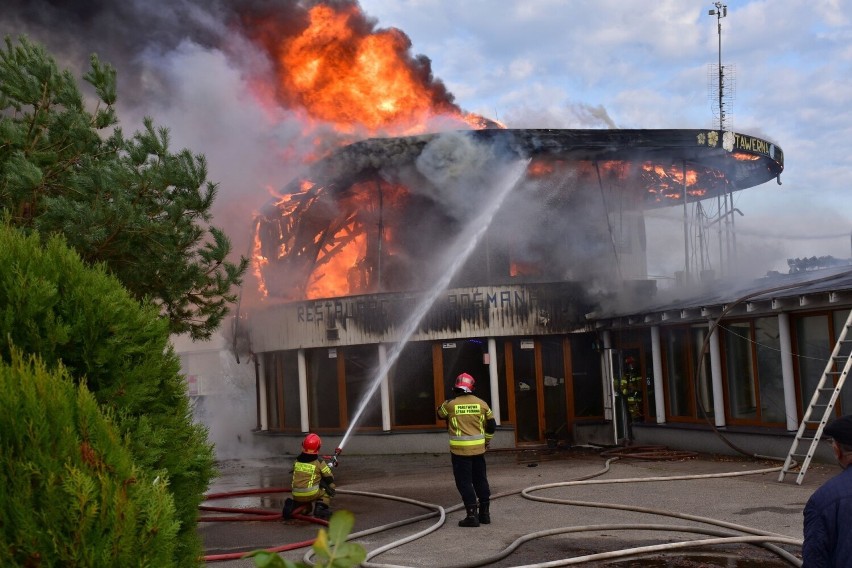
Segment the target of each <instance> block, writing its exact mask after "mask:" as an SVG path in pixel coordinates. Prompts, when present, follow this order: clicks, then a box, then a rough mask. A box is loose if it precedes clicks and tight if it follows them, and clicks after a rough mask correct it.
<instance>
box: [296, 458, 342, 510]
mask: <svg viewBox="0 0 852 568" xmlns="http://www.w3.org/2000/svg"><path fill="white" fill-rule="evenodd" d="M322 478H326V479H327V480H328V481H329V482H333V481H334V474H332V473H331V468H330V467H328V464H327V463H325V462H324V461H323V460H321V459H315V460H313V461H310V462H301V461H296V463H294V464H293V480H292V482H291V483H290V492H291V493H292V495H293V499H295V500H297V501H307V500H311V499H313V498H315V497H318V496H319V493H320V480H321V479H322Z"/></svg>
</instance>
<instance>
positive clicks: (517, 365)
mask: <svg viewBox="0 0 852 568" xmlns="http://www.w3.org/2000/svg"><path fill="white" fill-rule="evenodd" d="M512 370H513V380H514V384H513V386H514V389H515V414H516V419H517V423H516V425H515V435H516V437H517V440H518V442H539V441H541V434H540V433H539V412H538V385H537V381H536V373H535V342H534V341H533V340H532V339H514V340H512Z"/></svg>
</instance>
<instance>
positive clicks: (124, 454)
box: [0, 350, 178, 566]
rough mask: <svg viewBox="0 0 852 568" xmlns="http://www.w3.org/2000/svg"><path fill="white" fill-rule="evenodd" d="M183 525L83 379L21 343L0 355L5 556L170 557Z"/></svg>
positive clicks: (0, 504) (162, 561)
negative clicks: (77, 381)
mask: <svg viewBox="0 0 852 568" xmlns="http://www.w3.org/2000/svg"><path fill="white" fill-rule="evenodd" d="M177 531H178V523H177V521H176V520H175V518H174V503H173V501H172V497H171V494H170V493H169V492H168V489H167V486H166V484H165V483H154V482H153V480H152V479H151V478H150V477H149V476H148V475H147V474H146V473H145V472H144V471H142V470H140V469H139V468H137V467H136V466H135V465H134V463H133V458H132V456H131V454H130V452H129V451H128V449H127V448H126V447H125V445H124V444H123V442H122V440H121V438H120V435H119V433H118V430H117V429H116V428H115V426H114V424H113V423H112V422H111V421H110V420H108V419H107V418H105V417H104V415H103V414H102V412H101V410H100V407H99V405H98V403H97V401H95V398H94V397H93V396H92V394H91V393H90V392H89V390H88V389H87V388H86V387H85V386H84V385H80V386H75V385H74V383H73V382H72V379H71V377H70V376H69V375H68V373H67V371H65V370H64V369H63V368H62V367H61V366H60V367H57V368H56V369H55V370H53V371H48V370H47V369H46V368H45V366H44V364H43V363H41V362H40V361H39V360H38V359H37V358H36V357H32V356H31V357H29V358H25V357H23V356H22V355H21V354H20V353H19V352H17V350H15V351H13V352H12V357H11V362H10V363H5V362H0V565H2V566H171V565H173V562H174V560H173V553H174V547H175V536H176V534H177Z"/></svg>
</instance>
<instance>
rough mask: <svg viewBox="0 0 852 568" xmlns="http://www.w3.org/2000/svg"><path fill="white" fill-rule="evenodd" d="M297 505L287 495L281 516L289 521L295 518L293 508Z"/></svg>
mask: <svg viewBox="0 0 852 568" xmlns="http://www.w3.org/2000/svg"><path fill="white" fill-rule="evenodd" d="M295 507H296V502H295V501H293V500H292V499H290V498H289V497H287V500H286V501H284V509H283V510H282V511H281V517H282V518H283V519H284V520H285V521H287V520H289V519H292V518H293V509H294V508H295Z"/></svg>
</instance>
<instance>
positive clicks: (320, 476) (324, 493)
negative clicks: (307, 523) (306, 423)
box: [283, 434, 335, 520]
mask: <svg viewBox="0 0 852 568" xmlns="http://www.w3.org/2000/svg"><path fill="white" fill-rule="evenodd" d="M321 446H322V440H321V439H320V437H319V436H317V435H316V434H308V435H307V436H305V439H304V440H303V441H302V453H301V454H299V456H298V457H297V458H296V463H294V464H293V479H292V481H291V482H290V493H291V495H293V498H292V499H290V498H288V499H287V500H286V501H285V502H284V511H283V517H284V518H285V519H289V518H291V516H292V514H293V509H295V508H296V507H298V506H299V505H302V504H307V508H306V510H305V514H306V515H309V514H310V513H311V507H312V506H313V509H314V516H315V517H316V518H318V519H322V520H328V518H329V517H330V516H331V511H330V510H329V507H330V506H331V498H332V497H334V487H335V486H334V474H333V473H332V472H331V468H330V467H329V465H328V464H327V463H326V462H325V460H323V459H322V457H320V455H319V451H320V447H321Z"/></svg>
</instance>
